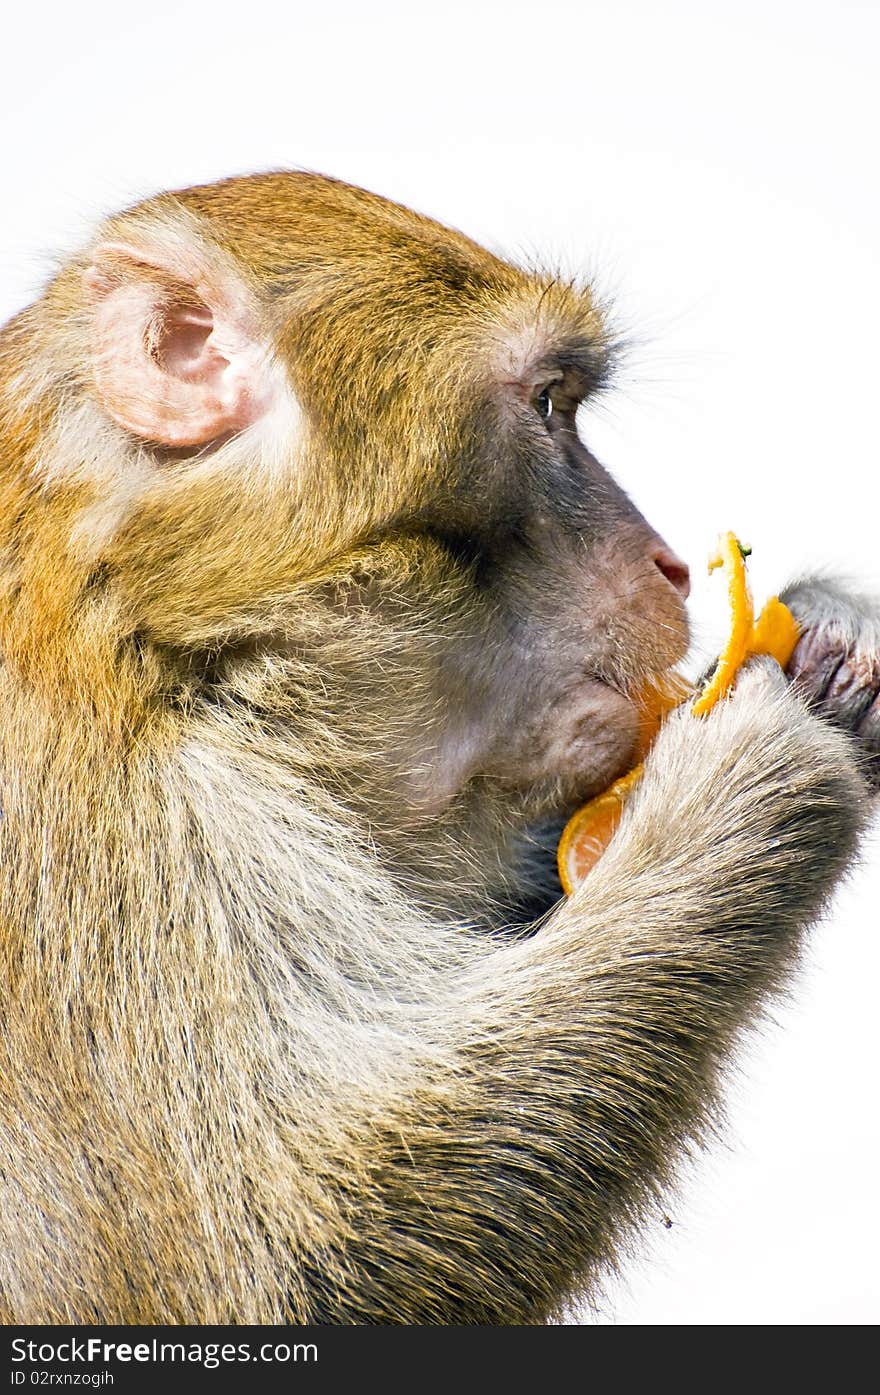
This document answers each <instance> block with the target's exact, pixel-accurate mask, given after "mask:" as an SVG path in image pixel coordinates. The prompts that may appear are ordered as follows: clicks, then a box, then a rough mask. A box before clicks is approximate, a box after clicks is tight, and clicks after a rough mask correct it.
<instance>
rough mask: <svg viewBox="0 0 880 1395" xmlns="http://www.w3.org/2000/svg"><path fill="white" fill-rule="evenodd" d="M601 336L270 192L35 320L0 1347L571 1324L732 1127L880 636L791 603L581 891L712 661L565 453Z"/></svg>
mask: <svg viewBox="0 0 880 1395" xmlns="http://www.w3.org/2000/svg"><path fill="white" fill-rule="evenodd" d="M610 325H611V321H610V317H609V314H608V311H607V307H604V306H603V305H602V304H601V302H600V300H599V298H598V297H597V296H596V295H595V294H594V293H593V292H592V290H591V288H590V286H589V285H588V284H583V283H580V282H577V281H571V282H569V281H565V280H562V279H560V278H559V277H555V276H552V275H550V274H546V273H544V272H541V271H539V270H535V269H532V268H522V267H518V266H516V265H514V264H512V263H508V262H506V261H504V260H502V259H501V258H500V257H499V256H497V255H495V254H494V253H490V252H488V251H486V250H484V249H483V248H482V247H480V246H478V245H477V244H475V243H474V242H472V241H471V240H470V239H469V238H468V237H466V236H465V235H464V234H463V233H460V232H457V231H454V230H450V229H448V228H446V227H444V226H441V225H440V224H438V223H436V222H434V221H432V220H431V219H429V218H426V217H424V216H422V215H420V214H417V213H415V212H413V211H411V210H409V209H407V208H404V207H402V206H400V205H398V204H395V203H393V202H390V201H388V200H386V199H384V198H382V197H380V196H379V195H377V194H373V193H369V192H366V191H364V190H361V189H357V188H354V187H352V186H349V185H347V184H345V183H342V182H340V181H337V180H334V179H332V178H330V177H326V176H323V175H317V174H311V173H305V172H283V171H281V172H272V173H266V174H259V175H252V176H238V177H234V178H230V179H226V180H223V181H220V182H218V183H215V184H210V185H203V186H198V187H193V188H189V189H184V190H179V191H177V192H174V193H166V194H160V195H158V196H156V197H153V198H149V199H147V200H145V201H143V202H141V203H140V204H138V205H137V206H135V207H133V208H129V209H127V210H126V211H124V212H122V213H119V214H117V215H114V216H112V217H109V218H107V219H105V220H104V221H103V222H102V224H101V225H100V226H99V227H98V229H97V231H96V232H95V234H94V236H93V237H92V238H91V240H90V241H89V242H88V244H87V245H86V246H85V247H83V248H82V249H81V250H80V251H79V252H77V253H76V254H75V255H73V256H72V257H70V258H68V259H67V260H66V261H65V262H64V264H63V265H62V266H60V268H59V269H58V271H57V273H56V274H55V275H54V276H53V277H52V279H51V281H50V283H49V284H48V286H47V287H46V289H45V291H44V292H43V294H42V295H41V296H40V297H39V298H38V299H37V300H36V301H35V302H34V304H33V305H31V306H29V307H28V308H26V309H25V310H23V311H22V312H21V313H19V314H18V315H16V316H15V317H14V318H13V319H12V320H11V321H10V322H9V323H8V324H7V325H6V326H5V328H4V329H3V330H2V334H0V440H2V454H0V498H2V507H0V530H2V541H0V578H2V587H0V805H2V818H0V850H2V856H0V901H2V939H0V955H2V964H0V985H2V995H3V1006H2V1020H3V1032H2V1036H0V1130H2V1151H0V1157H2V1165H0V1175H2V1203H0V1218H2V1220H0V1227H2V1244H0V1316H2V1317H3V1319H4V1320H5V1321H8V1322H12V1321H14V1322H40V1323H46V1322H49V1323H71V1322H73V1323H90V1322H102V1323H280V1322H286V1323H298V1324H299V1323H320V1324H328V1323H332V1324H339V1323H349V1324H353V1323H358V1324H363V1323H382V1324H387V1323H410V1324H415V1323H420V1324H424V1323H429V1324H451V1323H457V1324H461V1323H465V1324H488V1325H503V1324H512V1323H520V1324H535V1323H544V1322H547V1321H552V1320H553V1319H554V1318H556V1317H557V1316H558V1315H559V1314H560V1312H561V1311H563V1309H564V1308H565V1305H566V1304H567V1303H568V1302H569V1300H570V1298H571V1296H572V1295H584V1294H586V1295H590V1294H591V1293H593V1292H595V1290H596V1286H597V1285H598V1284H600V1283H601V1280H602V1275H603V1274H604V1273H605V1272H606V1271H607V1266H608V1265H609V1264H612V1263H613V1259H614V1256H615V1254H616V1252H617V1250H618V1248H619V1246H620V1244H621V1242H622V1240H623V1239H624V1238H625V1237H626V1236H627V1235H628V1234H629V1233H630V1232H631V1230H632V1228H633V1227H635V1226H637V1225H638V1224H639V1223H640V1221H643V1220H645V1218H646V1217H647V1216H649V1215H650V1214H651V1213H652V1210H653V1208H655V1207H656V1206H657V1205H658V1204H659V1202H660V1198H662V1195H663V1189H664V1187H665V1186H666V1184H667V1183H668V1182H669V1180H670V1177H671V1175H672V1170H673V1168H674V1166H675V1162H676V1159H677V1158H678V1157H680V1155H681V1152H682V1150H683V1149H685V1148H688V1147H691V1146H693V1145H694V1144H695V1143H699V1141H700V1139H701V1138H702V1137H703V1136H704V1132H705V1130H706V1128H707V1127H708V1126H709V1124H710V1123H711V1121H712V1120H713V1119H714V1117H715V1114H716V1111H717V1108H718V1102H719V1091H720V1082H721V1081H722V1079H723V1067H724V1063H725V1060H726V1058H727V1057H728V1055H729V1053H730V1051H731V1049H732V1047H733V1045H734V1044H735V1043H736V1042H737V1041H738V1040H739V1037H740V1035H741V1033H742V1032H743V1031H744V1030H745V1029H746V1028H747V1027H748V1026H749V1024H750V1023H752V1022H753V1021H754V1020H755V1019H756V1017H757V1016H758V1015H759V1014H760V1012H761V1010H762V1008H763V1007H764V1005H765V1004H766V1003H767V1001H768V1000H769V998H770V997H771V995H772V994H773V993H774V992H775V991H777V990H778V989H779V987H780V986H781V985H783V984H784V983H785V981H786V977H787V974H788V973H789V972H790V969H791V966H792V965H793V964H794V963H795V962H796V961H797V956H798V952H799V949H800V947H801V946H802V944H803V940H804V935H805V932H806V930H807V928H808V927H809V926H810V925H811V924H812V923H813V922H814V921H815V919H816V918H817V916H818V915H819V914H820V913H821V912H822V910H823V908H824V907H825V906H826V905H827V903H828V900H829V897H830V896H831V895H832V893H833V891H834V889H835V887H836V886H837V884H838V883H839V881H840V879H841V878H842V877H843V876H844V875H845V874H846V872H847V870H848V868H849V867H850V866H851V865H852V863H853V859H854V858H855V857H856V856H857V854H858V848H859V844H860V839H861V836H862V833H863V830H864V828H865V826H866V820H867V818H868V817H869V813H870V794H871V791H872V790H873V789H876V786H877V784H878V783H880V782H878V778H877V762H878V753H880V698H878V691H880V629H878V610H877V608H876V606H875V605H874V603H873V602H872V601H871V600H870V599H869V598H864V597H860V596H858V595H855V594H852V593H851V592H850V591H848V590H847V589H846V588H845V587H843V586H840V585H838V584H836V583H829V582H822V581H817V580H813V579H805V580H802V581H799V582H796V583H794V584H793V585H792V586H791V587H790V588H789V589H788V590H787V591H786V592H785V593H784V598H785V599H786V600H787V601H788V603H789V605H790V606H791V608H792V609H793V611H794V613H795V615H796V616H797V618H798V621H799V624H800V626H801V630H802V638H801V640H800V642H799V645H798V648H797V650H796V652H795V656H794V658H793V660H792V662H791V664H790V665H789V671H788V672H787V673H786V674H783V672H782V670H781V669H780V668H779V667H778V666H777V665H775V664H774V663H773V662H772V661H770V660H760V659H757V660H753V661H751V663H750V664H749V665H748V666H747V667H746V668H745V670H744V671H743V672H742V674H741V675H740V677H739V679H738V681H737V684H736V686H735V688H734V689H733V691H732V693H731V695H730V696H729V697H728V698H727V699H726V700H725V701H724V702H722V703H721V704H719V706H718V708H717V710H715V711H714V712H713V713H712V714H710V715H709V716H708V717H707V718H705V719H704V720H701V721H699V722H697V721H694V720H692V719H691V718H690V716H689V714H688V713H687V712H685V711H680V712H677V713H675V714H673V715H672V716H671V717H670V718H669V719H668V721H667V722H666V723H665V725H664V727H663V729H662V731H661V733H660V736H659V738H658V740H657V742H656V744H655V746H654V747H653V749H652V751H651V753H650V755H649V757H648V760H647V764H646V769H645V775H644V778H643V780H642V782H641V785H640V788H639V789H638V791H637V792H636V794H635V795H634V796H633V798H632V800H631V801H630V803H629V805H628V807H627V810H626V812H625V815H624V817H623V820H622V822H621V825H620V827H619V829H618V831H617V833H616V835H615V837H614V839H613V840H612V842H611V844H610V846H609V848H608V850H607V851H606V853H605V855H604V856H603V858H602V859H601V861H600V862H599V863H598V865H597V866H596V867H595V868H594V870H593V871H592V872H591V874H590V876H589V878H588V879H587V880H586V881H585V882H584V884H583V885H582V886H581V887H579V888H577V889H576V890H575V892H574V893H573V894H572V896H571V897H569V898H568V899H562V897H561V890H560V886H559V883H558V880H557V875H556V871H555V864H554V847H555V842H556V839H557V837H558V833H559V829H560V828H561V826H562V824H563V822H564V820H565V818H566V817H567V816H568V815H569V814H570V813H571V812H572V811H573V810H574V809H575V808H576V807H577V806H578V805H579V804H580V803H582V802H583V801H584V800H585V799H587V798H589V797H590V796H591V795H592V794H595V793H596V792H598V791H599V790H601V789H602V788H604V787H605V786H606V785H607V784H609V783H610V781H611V780H612V779H613V778H615V777H616V776H617V775H619V774H620V773H622V772H623V771H624V770H625V769H627V768H628V766H629V765H630V764H631V763H632V760H633V754H634V751H635V748H636V742H637V733H638V715H639V714H638V703H637V698H636V694H637V692H638V690H639V688H640V686H641V685H642V684H643V683H644V682H645V681H646V680H647V679H649V678H651V677H652V676H656V675H658V674H661V673H663V672H665V671H666V670H668V668H669V667H670V666H671V665H674V664H675V663H677V662H679V661H680V660H681V658H682V656H683V655H684V653H685V651H686V649H687V647H688V635H689V632H688V621H687V612H686V604H685V603H686V599H687V593H688V570H687V567H686V565H685V564H684V562H682V561H681V560H680V559H679V558H678V556H677V555H676V554H675V553H674V552H673V551H672V549H671V548H670V547H669V546H668V544H667V543H666V542H665V541H664V540H663V539H662V538H661V537H660V536H659V535H658V534H657V533H656V532H655V531H654V530H653V529H652V528H651V527H650V525H649V524H648V523H647V521H646V520H645V519H644V518H643V517H642V515H641V514H640V513H639V512H638V510H637V508H636V506H635V505H634V504H633V503H632V502H631V500H630V499H629V498H628V496H627V495H626V493H625V492H624V490H623V489H622V488H621V487H620V486H619V485H618V484H617V483H616V482H615V481H614V480H613V479H612V477H611V476H610V474H608V473H607V472H606V470H605V469H604V468H603V466H602V465H601V464H600V463H599V461H598V460H597V459H596V458H595V456H594V455H593V454H592V453H591V451H590V449H589V446H588V444H587V443H585V442H584V441H583V440H582V439H581V436H580V434H579V430H578V424H577V423H576V414H577V411H578V407H579V405H580V404H581V403H583V402H588V401H590V400H592V399H594V398H595V396H596V395H597V394H598V393H600V392H602V391H603V390H604V389H605V388H606V387H607V385H608V384H609V383H611V382H612V381H613V374H614V368H615V364H616V362H617V358H618V356H619V345H618V344H617V342H616V340H615V336H614V333H613V330H612V329H611V327H610ZM654 1213H656V1212H654ZM664 1214H665V1213H664Z"/></svg>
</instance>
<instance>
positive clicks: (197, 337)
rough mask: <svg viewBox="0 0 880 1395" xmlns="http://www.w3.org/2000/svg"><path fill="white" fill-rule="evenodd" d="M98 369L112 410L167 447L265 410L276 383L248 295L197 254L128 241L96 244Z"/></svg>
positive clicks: (216, 435)
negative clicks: (214, 273)
mask: <svg viewBox="0 0 880 1395" xmlns="http://www.w3.org/2000/svg"><path fill="white" fill-rule="evenodd" d="M84 285H85V287H86V290H87V293H88V296H89V298H90V300H91V302H92V313H93V327H94V353H95V359H94V374H95V386H96V388H97V392H98V397H99V399H100V401H101V404H102V406H103V407H104V409H105V410H106V411H107V412H108V413H109V415H110V416H111V417H112V418H113V419H114V421H116V422H118V423H119V425H120V426H123V427H125V429H126V430H127V431H131V432H133V433H134V434H135V435H136V436H141V437H143V438H144V439H146V440H149V441H155V442H156V443H157V444H158V445H163V446H201V445H206V444H208V443H209V442H212V441H217V440H219V439H221V438H223V437H225V436H229V435H230V434H232V433H234V432H237V431H241V430H243V428H244V427H246V426H250V425H251V424H252V423H253V422H255V421H256V420H258V418H259V417H260V416H262V415H263V413H264V412H265V411H266V409H267V407H268V405H269V402H270V399H271V395H272V383H271V374H270V371H269V360H268V355H267V354H266V352H265V350H264V348H263V346H262V345H261V343H260V342H259V339H258V336H257V334H256V331H255V328H254V325H253V320H254V316H253V314H252V312H251V311H250V309H249V307H248V305H247V301H246V297H245V294H244V292H243V290H241V289H240V288H236V287H233V286H230V285H229V284H228V280H227V284H225V285H221V284H219V283H218V281H217V279H216V278H214V280H213V281H212V279H211V278H210V277H209V276H208V277H206V275H205V273H204V270H203V268H202V267H200V266H199V265H198V264H197V263H196V262H195V261H193V262H192V264H187V262H186V259H185V258H183V259H181V258H180V257H179V256H174V257H169V256H164V257H163V256H162V255H161V253H158V254H155V255H154V249H153V248H149V249H143V248H139V247H134V246H129V245H127V244H124V243H121V242H105V243H102V244H101V245H100V246H99V247H98V248H97V249H96V250H95V253H94V256H93V259H92V263H91V265H90V266H89V267H88V269H87V271H86V272H85V276H84Z"/></svg>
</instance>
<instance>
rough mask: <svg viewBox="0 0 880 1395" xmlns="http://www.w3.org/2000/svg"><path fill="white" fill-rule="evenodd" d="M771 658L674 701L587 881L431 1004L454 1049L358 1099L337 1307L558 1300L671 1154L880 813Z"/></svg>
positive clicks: (495, 1316) (423, 1307)
mask: <svg viewBox="0 0 880 1395" xmlns="http://www.w3.org/2000/svg"><path fill="white" fill-rule="evenodd" d="M772 670H773V666H772V665H766V664H757V665H754V664H753V665H752V666H750V668H749V670H747V671H746V672H745V673H744V674H743V675H742V677H741V680H740V682H739V684H738V686H737V689H736V692H735V694H734V696H733V698H732V700H730V701H729V702H726V703H725V704H723V706H722V708H721V709H720V710H718V711H717V712H716V713H715V714H713V715H712V716H711V717H710V718H709V719H708V720H707V721H703V722H700V723H696V722H694V720H693V718H692V717H691V716H690V715H689V714H687V713H682V714H678V715H676V716H675V717H673V718H672V719H671V720H670V722H669V723H668V724H667V726H666V728H665V730H664V732H663V734H662V735H661V737H660V739H659V741H658V743H657V745H656V747H655V750H654V752H653V754H652V756H651V759H650V762H649V765H648V770H647V773H646V777H645V780H644V782H643V788H642V790H641V791H640V794H639V796H638V798H636V799H634V800H633V801H632V803H631V806H630V808H629V810H628V811H627V814H626V816H625V819H624V822H623V823H622V825H621V828H620V830H619V832H618V835H617V837H616V838H615V840H614V842H613V844H612V846H611V847H610V849H609V850H608V852H607V853H606V855H605V857H604V858H603V859H602V861H601V863H600V864H599V865H598V866H597V868H596V869H595V870H594V872H593V873H592V874H591V876H590V878H589V880H588V882H587V883H586V884H585V885H584V887H583V888H581V889H580V890H579V891H578V892H577V893H576V894H575V896H573V897H572V898H571V899H570V900H569V901H568V902H566V903H565V904H564V905H562V906H561V907H560V908H559V910H558V911H557V912H556V914H555V915H554V916H553V917H552V918H551V919H550V920H549V921H548V922H547V923H546V925H545V926H544V927H543V928H542V929H541V930H540V931H539V932H538V933H537V934H536V935H534V936H533V937H532V938H531V939H528V940H525V941H522V942H520V943H517V944H515V945H512V946H508V947H506V948H502V949H491V950H489V951H488V952H487V954H486V957H485V959H484V960H483V961H482V962H481V964H480V966H479V968H478V969H477V970H476V971H475V972H473V973H472V975H471V976H470V978H469V979H468V981H467V982H465V983H461V984H460V985H459V990H458V994H457V996H456V997H455V998H454V999H453V998H450V1000H449V1001H448V1002H447V1003H446V1004H445V1007H442V1006H438V1007H437V1008H436V1012H437V1013H438V1014H443V1016H442V1020H440V1019H439V1018H438V1040H440V1037H441V1035H442V1041H443V1044H444V1045H447V1046H449V1048H450V1049H451V1051H452V1052H453V1054H454V1057H455V1059H456V1060H457V1068H456V1069H450V1070H449V1071H448V1072H446V1073H443V1072H441V1073H440V1074H438V1075H435V1076H434V1078H432V1079H425V1081H424V1083H423V1085H422V1087H421V1088H419V1089H418V1090H417V1091H416V1092H415V1096H413V1095H412V1094H410V1095H409V1096H408V1097H407V1099H406V1100H405V1101H399V1102H397V1103H396V1104H391V1103H390V1104H389V1106H388V1109H387V1113H386V1114H385V1115H384V1116H383V1117H376V1115H374V1116H372V1117H371V1118H369V1119H364V1120H362V1121H360V1123H359V1127H360V1129H361V1134H360V1140H359V1154H360V1161H361V1164H362V1167H363V1173H361V1176H360V1178H359V1180H362V1179H363V1176H364V1175H365V1176H366V1179H367V1183H368V1185H367V1187H366V1188H364V1189H363V1190H361V1189H360V1188H357V1189H356V1190H355V1192H354V1194H352V1195H350V1196H349V1197H348V1198H345V1197H343V1203H344V1204H345V1203H346V1201H347V1203H348V1206H349V1223H350V1227H351V1238H350V1240H349V1242H348V1244H347V1246H346V1254H345V1262H346V1263H347V1265H349V1266H350V1267H351V1269H352V1270H353V1271H354V1275H353V1282H352V1283H351V1285H350V1287H348V1286H346V1287H345V1289H344V1290H342V1291H339V1289H338V1287H334V1288H331V1287H330V1284H329V1280H327V1279H326V1278H324V1277H322V1273H321V1272H319V1271H317V1270H316V1273H315V1275H314V1282H313V1286H312V1287H313V1292H314V1294H315V1316H316V1317H317V1318H318V1320H325V1321H326V1320H330V1321H333V1320H341V1321H355V1322H357V1321H379V1322H387V1321H405V1322H425V1321H428V1322H430V1321H440V1322H446V1323H449V1322H464V1323H473V1322H486V1323H499V1322H524V1321H525V1322H529V1321H537V1320H541V1319H542V1318H544V1317H545V1316H546V1315H547V1314H548V1313H551V1312H552V1311H553V1310H554V1308H555V1307H556V1306H557V1305H558V1304H560V1303H561V1302H562V1301H563V1300H564V1298H565V1296H566V1294H567V1293H568V1292H569V1291H570V1289H571V1287H572V1285H574V1284H576V1283H577V1282H578V1281H581V1280H582V1281H587V1282H588V1281H589V1279H590V1277H591V1275H593V1274H595V1271H596V1268H597V1266H599V1265H601V1263H602V1261H603V1260H604V1259H605V1257H606V1256H608V1255H609V1254H610V1252H611V1248H612V1242H613V1239H614V1237H615V1234H616V1232H617V1231H618V1230H619V1228H620V1227H621V1225H625V1224H626V1223H627V1222H629V1221H630V1220H631V1219H632V1218H633V1217H634V1216H636V1215H638V1213H639V1210H640V1208H641V1207H642V1206H643V1205H644V1203H645V1202H646V1200H648V1199H649V1198H650V1197H651V1195H652V1194H653V1191H654V1189H655V1188H656V1186H657V1184H658V1183H659V1182H662V1180H663V1179H664V1178H665V1177H666V1176H667V1175H668V1173H669V1169H670V1164H671V1163H672V1162H673V1160H674V1157H675V1154H676V1151H677V1146H678V1145H680V1144H681V1143H682V1142H683V1141H685V1140H686V1139H687V1138H688V1137H692V1136H693V1135H694V1133H695V1131H698V1130H699V1128H700V1125H701V1122H702V1121H703V1120H704V1119H705V1117H706V1110H707V1107H708V1106H710V1105H711V1102H712V1097H713V1086H714V1081H715V1077H716V1072H717V1068H718V1066H719V1064H720V1063H721V1061H722V1060H723V1058H724V1056H725V1054H726V1052H727V1050H728V1048H729V1046H730V1044H731V1042H732V1040H733V1039H734V1037H735V1035H736V1033H737V1031H738V1029H739V1028H740V1026H741V1024H742V1023H743V1021H744V1020H745V1019H746V1018H747V1017H748V1015H749V1010H750V1009H754V1006H755V1004H756V1001H758V1000H759V999H760V998H761V997H762V996H763V995H765V994H766V993H767V992H768V990H771V989H772V988H773V987H774V986H775V985H776V984H777V983H778V982H779V980H780V978H781V976H782V974H783V972H784V970H785V968H786V965H787V963H788V962H789V961H790V959H791V957H792V955H793V953H794V951H795V950H796V948H797V945H798V942H799V938H800V932H801V931H802V929H803V928H804V927H805V926H806V925H807V924H809V922H810V921H812V920H813V919H814V918H815V917H816V915H817V914H818V913H819V911H820V910H821V908H822V906H823V903H824V902H825V901H826V899H827V897H828V895H829V893H830V892H831V890H832V888H833V887H834V885H835V883H836V881H837V880H838V878H839V877H840V876H841V874H842V873H843V872H844V870H845V868H846V866H847V864H848V862H849V861H850V859H851V857H852V855H853V851H854V847H855V843H856V839H857V834H858V831H859V828H860V825H861V822H862V812H861V810H862V808H863V806H864V799H863V785H862V783H861V781H860V779H859V777H858V775H857V773H856V770H855V767H854V764H853V761H852V758H851V755H850V751H849V747H848V745H847V742H846V739H845V738H844V737H843V736H842V735H841V734H840V733H838V732H836V731H834V730H833V729H832V728H831V727H830V726H829V725H827V724H825V723H823V722H821V721H820V720H819V719H817V718H816V717H814V716H812V715H811V714H810V713H809V712H808V711H807V710H806V709H805V707H804V706H803V705H802V703H800V702H799V700H798V699H797V698H796V697H795V696H794V695H793V694H792V693H791V692H790V691H788V690H787V689H786V686H785V684H784V681H783V679H782V677H781V675H779V673H778V670H777V671H776V673H775V676H774V673H773V671H772ZM342 1166H343V1162H342V1160H340V1168H341V1169H342ZM359 1171H360V1169H359ZM333 1267H335V1266H333ZM323 1272H324V1273H325V1274H326V1273H327V1272H329V1271H328V1270H324V1271H323Z"/></svg>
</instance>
